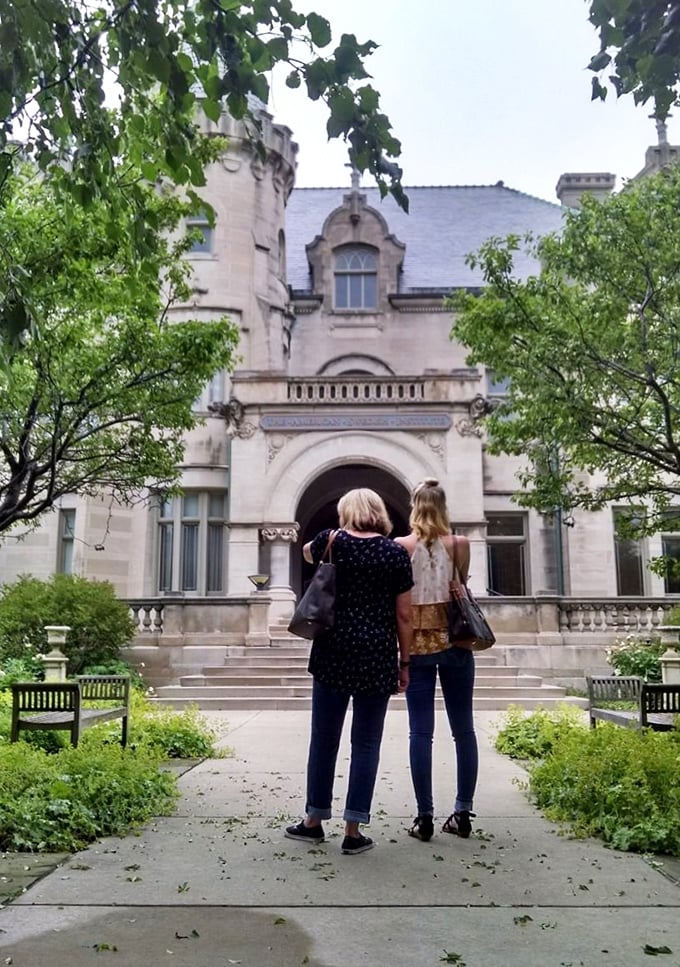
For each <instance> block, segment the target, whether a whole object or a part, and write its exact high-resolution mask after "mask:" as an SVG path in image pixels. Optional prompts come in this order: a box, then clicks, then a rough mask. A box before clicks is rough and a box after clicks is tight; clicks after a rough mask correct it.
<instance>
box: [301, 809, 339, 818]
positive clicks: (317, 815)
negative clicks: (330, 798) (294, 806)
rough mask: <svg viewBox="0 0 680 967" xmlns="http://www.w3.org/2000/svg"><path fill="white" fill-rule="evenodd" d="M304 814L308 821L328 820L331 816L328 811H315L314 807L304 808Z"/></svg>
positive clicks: (330, 812)
mask: <svg viewBox="0 0 680 967" xmlns="http://www.w3.org/2000/svg"><path fill="white" fill-rule="evenodd" d="M305 813H306V814H307V816H309V818H310V819H330V818H331V816H332V815H333V813H332V811H331V810H330V809H328V808H327V809H317V808H316V806H306V807H305Z"/></svg>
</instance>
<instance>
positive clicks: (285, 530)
mask: <svg viewBox="0 0 680 967" xmlns="http://www.w3.org/2000/svg"><path fill="white" fill-rule="evenodd" d="M299 529H300V528H299V526H298V524H296V523H293V524H267V525H265V526H264V527H262V529H261V530H260V537H261V539H262V540H263V541H266V542H268V543H270V544H271V548H270V556H269V572H270V581H269V587H268V588H267V592H268V594H269V597H270V599H271V605H270V608H269V624H270V626H272V625H274V626H275V625H280V626H283V627H285V626H286V625H287V624H288V622H289V620H290V619H291V617H292V616H293V611H294V610H295V593H294V591H293V589H292V587H291V586H290V552H291V547H292V545H293V544H295V543H296V542H297V539H298V531H299Z"/></svg>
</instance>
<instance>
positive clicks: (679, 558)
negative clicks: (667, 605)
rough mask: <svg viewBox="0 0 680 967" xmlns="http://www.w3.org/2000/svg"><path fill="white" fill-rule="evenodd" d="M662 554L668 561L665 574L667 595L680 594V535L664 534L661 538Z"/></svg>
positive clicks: (664, 580)
mask: <svg viewBox="0 0 680 967" xmlns="http://www.w3.org/2000/svg"><path fill="white" fill-rule="evenodd" d="M661 548H662V551H661V553H662V554H663V556H664V557H665V558H667V559H668V561H667V563H666V572H665V574H664V579H663V582H664V591H665V592H666V594H680V534H664V535H663V536H662V538H661Z"/></svg>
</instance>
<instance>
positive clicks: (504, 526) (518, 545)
mask: <svg viewBox="0 0 680 967" xmlns="http://www.w3.org/2000/svg"><path fill="white" fill-rule="evenodd" d="M486 534H487V538H486V550H487V559H488V565H489V590H490V591H493V592H494V593H495V594H506V595H515V596H521V595H524V594H526V586H527V575H526V517H525V515H524V514H491V515H489V516H488V517H487V527H486Z"/></svg>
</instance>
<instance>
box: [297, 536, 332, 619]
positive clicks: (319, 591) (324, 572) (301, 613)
mask: <svg viewBox="0 0 680 967" xmlns="http://www.w3.org/2000/svg"><path fill="white" fill-rule="evenodd" d="M336 534H337V531H331V533H330V536H329V538H328V543H327V544H326V549H325V551H324V552H323V554H322V555H321V560H320V561H319V563H318V565H317V568H316V571H315V572H314V576H313V578H312V580H311V581H310V582H309V585H308V587H307V590H306V591H305V593H304V594H303V595H302V597H301V598H300V601H299V603H298V606H297V608H296V609H295V613H294V614H293V617H292V618H291V619H290V624H289V625H288V630H289V631H290V632H291V634H293V635H298V637H300V638H315V637H316V635H319V634H321V633H322V632H323V631H330V630H331V628H332V627H333V625H334V623H335V564H333V561H332V551H331V548H332V546H333V541H334V540H335V535H336ZM327 555H328V560H327V561H326V560H325V558H326V556H327Z"/></svg>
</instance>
